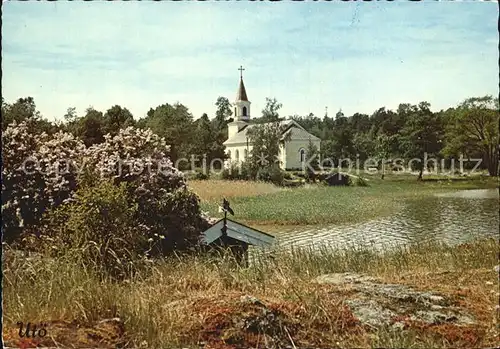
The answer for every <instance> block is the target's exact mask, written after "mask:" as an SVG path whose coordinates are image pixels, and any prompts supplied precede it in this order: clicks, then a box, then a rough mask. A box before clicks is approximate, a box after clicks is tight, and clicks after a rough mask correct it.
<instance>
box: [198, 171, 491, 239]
mask: <svg viewBox="0 0 500 349" xmlns="http://www.w3.org/2000/svg"><path fill="white" fill-rule="evenodd" d="M366 178H367V179H368V180H369V181H368V184H369V186H368V187H356V186H353V187H326V186H323V185H308V186H305V187H299V188H287V189H285V188H280V187H276V186H273V185H271V184H267V183H259V182H245V181H223V180H209V181H190V182H189V186H190V187H191V188H193V190H194V191H195V192H196V193H197V194H198V195H199V196H200V198H201V204H202V209H203V210H204V211H208V212H209V214H210V215H211V216H214V217H221V214H220V213H219V212H218V205H219V204H220V202H221V201H222V198H223V197H226V198H228V199H230V201H231V204H232V205H231V206H232V207H233V209H234V210H235V213H236V218H237V219H238V220H239V221H241V222H243V223H246V224H252V225H254V226H259V227H264V226H266V227H273V226H274V227H275V228H276V227H278V226H297V225H301V226H306V225H324V224H345V223H357V222H362V221H366V220H370V219H373V218H377V217H382V216H385V215H391V214H393V213H394V212H395V211H396V210H398V209H399V208H400V206H401V205H400V203H401V200H405V199H424V198H425V197H429V196H433V195H434V194H435V193H438V192H445V191H451V190H460V189H476V188H495V187H498V180H497V179H492V178H482V177H479V178H470V179H467V180H460V181H450V180H448V179H446V178H445V177H439V178H433V179H439V180H432V181H423V182H417V181H416V180H415V179H416V176H409V175H406V174H402V175H397V174H388V175H386V178H385V179H384V180H381V179H380V177H379V176H378V175H377V176H375V175H373V176H369V175H366ZM267 230H268V231H272V230H273V229H267Z"/></svg>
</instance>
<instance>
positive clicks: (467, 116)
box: [2, 96, 499, 176]
mask: <svg viewBox="0 0 500 349" xmlns="http://www.w3.org/2000/svg"><path fill="white" fill-rule="evenodd" d="M215 105H216V107H217V109H216V113H215V115H213V116H212V117H209V116H208V115H207V114H206V113H204V114H203V115H201V117H199V118H197V119H195V118H194V116H193V115H192V114H191V112H190V111H189V109H188V107H186V106H185V105H183V104H180V103H176V104H168V103H165V104H162V105H159V106H157V107H156V108H151V109H150V110H149V111H148V112H147V115H146V116H145V117H144V118H140V119H138V118H135V117H134V116H133V115H132V113H131V112H130V111H129V110H128V109H127V108H125V107H122V106H119V105H115V106H112V107H110V108H109V109H108V110H106V111H105V112H102V111H98V110H96V109H94V108H92V107H89V108H87V109H86V110H85V112H84V114H83V115H77V113H76V110H75V108H68V110H67V112H66V114H65V115H64V117H63V119H62V120H60V121H58V122H50V121H48V120H46V119H44V118H43V117H42V116H41V115H40V113H39V111H37V109H36V105H35V102H34V99H33V98H32V97H27V98H20V99H18V100H17V101H15V102H14V103H12V104H8V103H5V102H4V100H3V99H2V130H5V128H6V127H7V125H9V124H10V123H12V122H13V121H17V122H20V121H25V120H31V121H32V122H34V123H36V125H37V127H36V130H38V131H39V132H43V131H45V132H47V133H54V132H57V131H64V132H68V133H71V134H73V135H74V136H75V137H77V138H79V139H81V140H82V141H83V143H84V144H85V145H86V146H91V145H93V144H100V143H102V142H104V139H105V135H107V134H108V135H110V136H114V135H116V134H118V132H119V130H120V129H122V128H125V127H127V126H135V127H137V128H140V129H150V130H152V131H153V133H155V134H156V135H158V136H161V137H163V138H165V140H166V142H167V144H169V145H170V153H169V154H168V155H169V157H170V159H171V160H172V161H173V162H174V163H175V162H176V161H177V160H178V159H180V158H190V157H191V155H196V156H200V155H203V154H205V155H206V161H207V163H210V161H211V160H212V159H224V158H225V149H224V145H223V142H224V141H225V140H226V138H227V124H228V123H229V122H231V121H233V119H232V115H233V113H232V104H231V103H230V102H229V100H228V99H227V98H226V97H219V98H217V100H216V102H215ZM281 107H282V104H281V103H279V102H278V101H277V100H276V99H275V98H267V99H266V105H265V108H264V109H263V110H262V113H261V116H260V117H257V118H253V119H252V122H253V123H257V124H258V123H265V122H272V121H280V120H284V119H286V118H285V117H282V116H280V114H279V111H280V109H281ZM498 110H499V101H498V98H493V97H492V96H483V97H471V98H467V99H466V100H464V101H463V102H461V103H459V104H458V105H456V106H454V107H450V108H448V109H446V110H440V111H438V112H434V111H432V110H431V105H430V104H429V103H428V102H420V103H418V104H416V105H415V104H409V103H401V104H400V105H399V106H398V108H397V109H396V110H390V109H387V108H385V107H381V108H379V109H377V110H376V111H374V112H373V113H372V114H371V115H368V114H363V113H354V114H353V115H351V116H346V115H344V113H343V112H342V110H339V111H338V112H337V113H336V115H335V116H334V117H332V116H329V115H327V114H325V115H324V116H322V117H319V116H316V115H314V114H312V113H311V114H309V115H303V116H300V115H292V116H288V117H287V118H288V119H293V120H295V121H297V122H298V123H299V124H300V125H301V126H303V127H304V128H305V129H306V130H307V131H308V132H310V133H311V134H313V135H315V136H317V137H319V138H320V139H321V150H320V153H321V154H320V155H321V158H322V159H325V158H328V159H334V161H337V160H340V159H359V161H360V162H361V163H363V162H364V161H365V160H367V159H368V158H371V159H373V158H377V159H394V158H419V159H420V158H423V157H424V154H427V155H428V156H432V157H435V158H437V159H445V160H447V159H451V158H458V157H459V156H460V155H463V157H464V158H465V159H481V164H480V168H482V169H485V170H487V171H488V173H489V174H490V175H498V151H499V148H498V135H499V133H498V128H499V114H498ZM447 161H448V160H447ZM334 165H338V163H336V164H334ZM469 165H470V166H473V164H469ZM179 166H182V165H179ZM184 166H187V165H184ZM418 166H419V165H418V164H417V169H419V170H420V176H421V173H422V171H423V170H424V169H423V164H422V165H420V167H418ZM180 169H181V170H184V169H187V168H180Z"/></svg>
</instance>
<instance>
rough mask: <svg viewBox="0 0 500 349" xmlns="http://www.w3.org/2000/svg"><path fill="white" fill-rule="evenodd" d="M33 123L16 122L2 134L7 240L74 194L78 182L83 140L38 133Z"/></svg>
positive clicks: (4, 212) (4, 221) (5, 230)
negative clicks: (76, 168) (34, 129)
mask: <svg viewBox="0 0 500 349" xmlns="http://www.w3.org/2000/svg"><path fill="white" fill-rule="evenodd" d="M31 126H32V125H31V124H30V123H29V122H23V123H20V124H19V125H17V124H16V123H13V124H12V125H10V126H9V127H7V129H6V130H5V131H4V133H3V136H2V143H3V151H2V165H3V166H2V216H3V218H4V219H3V223H2V228H3V230H4V234H5V236H6V238H7V239H8V240H9V239H12V238H14V237H15V236H16V235H17V233H19V232H20V231H21V230H22V228H24V227H26V228H33V227H34V226H35V225H36V224H37V223H38V222H39V220H40V218H41V217H42V215H43V213H44V212H45V211H46V210H47V209H50V208H52V207H56V206H58V205H59V204H61V203H62V202H63V201H64V200H66V199H68V198H69V197H70V196H71V195H72V193H73V192H74V190H75V189H76V185H77V173H76V171H75V169H74V168H72V164H76V163H78V162H79V161H81V159H82V156H83V150H84V145H83V143H82V142H81V141H79V140H78V139H76V138H74V137H73V136H72V135H70V134H66V133H62V132H59V133H56V134H54V135H53V136H50V137H49V136H48V135H47V134H45V133H42V134H35V132H33V130H32V129H31V128H32V127H31Z"/></svg>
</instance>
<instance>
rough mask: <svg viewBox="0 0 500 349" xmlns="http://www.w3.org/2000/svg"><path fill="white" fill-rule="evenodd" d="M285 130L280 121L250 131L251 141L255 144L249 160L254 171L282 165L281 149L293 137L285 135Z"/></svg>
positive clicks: (256, 126) (258, 126)
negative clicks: (280, 158)
mask: <svg viewBox="0 0 500 349" xmlns="http://www.w3.org/2000/svg"><path fill="white" fill-rule="evenodd" d="M284 130H285V128H284V126H283V125H282V124H281V123H280V122H279V121H276V122H269V123H266V124H263V125H254V126H253V127H252V128H251V129H249V130H248V138H249V141H250V142H251V143H252V144H253V148H252V150H251V151H250V156H249V159H248V161H249V163H250V166H251V168H252V169H254V170H255V171H257V170H258V169H259V168H262V167H271V166H279V165H280V160H279V155H280V148H281V147H282V146H283V145H284V142H287V141H288V140H289V139H290V137H291V135H290V133H288V134H287V135H284V134H283V131H284Z"/></svg>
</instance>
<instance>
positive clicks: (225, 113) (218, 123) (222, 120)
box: [214, 97, 233, 131]
mask: <svg viewBox="0 0 500 349" xmlns="http://www.w3.org/2000/svg"><path fill="white" fill-rule="evenodd" d="M215 106H216V107H217V111H216V112H215V119H214V126H215V128H216V129H218V130H219V131H220V130H223V129H224V128H225V127H226V126H227V123H228V122H229V118H230V117H231V115H233V111H232V110H231V109H232V104H231V103H230V102H229V99H227V98H226V97H219V98H217V101H216V102H215Z"/></svg>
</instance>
